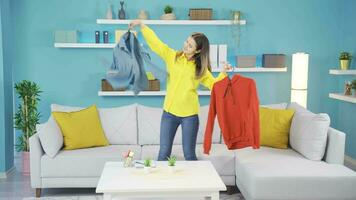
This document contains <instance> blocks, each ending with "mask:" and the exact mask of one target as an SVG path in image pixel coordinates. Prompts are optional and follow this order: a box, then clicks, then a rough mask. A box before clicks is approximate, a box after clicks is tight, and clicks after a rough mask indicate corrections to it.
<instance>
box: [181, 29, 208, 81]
mask: <svg viewBox="0 0 356 200" xmlns="http://www.w3.org/2000/svg"><path fill="white" fill-rule="evenodd" d="M191 37H192V38H193V39H194V41H195V43H196V51H198V53H196V54H194V56H193V57H192V58H193V59H194V61H195V65H196V67H195V78H196V79H199V78H201V77H202V76H203V75H204V73H205V71H206V70H209V71H211V65H210V59H209V47H210V44H209V40H208V38H207V37H206V36H205V35H204V34H203V33H193V34H192V35H191ZM182 53H183V52H178V54H177V57H178V56H180V55H182Z"/></svg>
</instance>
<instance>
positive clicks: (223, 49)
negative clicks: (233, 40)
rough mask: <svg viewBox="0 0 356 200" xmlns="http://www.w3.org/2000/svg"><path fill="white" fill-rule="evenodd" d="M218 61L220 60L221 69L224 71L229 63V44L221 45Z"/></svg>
mask: <svg viewBox="0 0 356 200" xmlns="http://www.w3.org/2000/svg"><path fill="white" fill-rule="evenodd" d="M218 51H219V52H218V60H219V64H218V65H219V66H218V67H219V68H220V69H224V66H225V65H226V63H227V44H219V49H218Z"/></svg>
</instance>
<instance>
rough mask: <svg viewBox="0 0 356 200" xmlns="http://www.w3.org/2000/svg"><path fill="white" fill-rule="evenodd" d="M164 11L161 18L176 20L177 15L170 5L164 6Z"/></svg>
mask: <svg viewBox="0 0 356 200" xmlns="http://www.w3.org/2000/svg"><path fill="white" fill-rule="evenodd" d="M164 13H165V14H163V15H161V20H175V19H176V16H175V15H174V13H173V8H172V7H171V6H169V5H167V6H166V7H165V8H164Z"/></svg>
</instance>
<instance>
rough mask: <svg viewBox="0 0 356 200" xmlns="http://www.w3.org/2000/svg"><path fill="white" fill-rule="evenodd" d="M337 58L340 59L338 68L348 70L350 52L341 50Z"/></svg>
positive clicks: (350, 57)
mask: <svg viewBox="0 0 356 200" xmlns="http://www.w3.org/2000/svg"><path fill="white" fill-rule="evenodd" d="M339 59H340V68H341V69H342V70H348V69H349V67H350V63H351V60H352V55H351V53H349V52H341V53H340V57H339Z"/></svg>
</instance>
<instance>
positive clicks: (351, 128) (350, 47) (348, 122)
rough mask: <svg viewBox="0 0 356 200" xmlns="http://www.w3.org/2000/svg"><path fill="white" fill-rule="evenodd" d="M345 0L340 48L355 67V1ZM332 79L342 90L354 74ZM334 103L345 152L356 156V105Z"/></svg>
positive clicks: (352, 78) (341, 102)
mask: <svg viewBox="0 0 356 200" xmlns="http://www.w3.org/2000/svg"><path fill="white" fill-rule="evenodd" d="M345 2H346V3H345V4H344V5H345V6H344V9H345V17H344V20H343V22H344V28H343V35H342V41H343V44H342V48H343V50H344V51H348V52H352V54H353V62H352V63H351V68H352V69H356V26H355V21H354V19H356V12H355V9H356V1H353V0H346V1H345ZM333 64H334V65H333V66H337V65H338V63H337V61H335V62H334V63H333ZM334 79H335V80H338V81H339V84H338V88H337V91H342V90H343V87H344V83H345V81H351V80H354V79H356V76H342V77H334ZM334 103H335V104H337V106H338V107H337V108H338V112H337V118H338V119H339V122H338V124H337V128H338V129H340V130H342V131H344V132H346V133H347V140H346V152H347V154H348V155H350V156H352V157H353V158H356V123H355V121H356V115H355V113H356V105H355V104H353V103H348V102H343V101H336V100H335V101H334Z"/></svg>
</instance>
